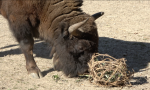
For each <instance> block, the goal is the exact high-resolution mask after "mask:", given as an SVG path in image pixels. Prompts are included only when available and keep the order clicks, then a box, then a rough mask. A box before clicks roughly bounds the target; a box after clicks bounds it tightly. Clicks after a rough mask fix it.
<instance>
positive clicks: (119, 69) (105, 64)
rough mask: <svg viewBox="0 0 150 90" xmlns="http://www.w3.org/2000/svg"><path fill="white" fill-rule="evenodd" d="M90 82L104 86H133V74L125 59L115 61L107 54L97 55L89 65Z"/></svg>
mask: <svg viewBox="0 0 150 90" xmlns="http://www.w3.org/2000/svg"><path fill="white" fill-rule="evenodd" d="M88 65H89V72H90V76H91V78H90V81H91V82H93V83H95V84H97V85H103V86H123V85H131V84H130V83H129V79H130V78H131V77H132V76H133V72H130V71H129V70H128V69H127V65H126V60H125V59H124V58H121V59H115V58H113V57H111V56H109V55H107V54H99V53H96V54H94V55H93V56H92V59H91V60H90V62H89V63H88Z"/></svg>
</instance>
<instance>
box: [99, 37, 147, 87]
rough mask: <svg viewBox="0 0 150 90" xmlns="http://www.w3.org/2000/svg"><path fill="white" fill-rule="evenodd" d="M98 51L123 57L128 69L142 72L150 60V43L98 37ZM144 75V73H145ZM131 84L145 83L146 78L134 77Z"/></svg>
mask: <svg viewBox="0 0 150 90" xmlns="http://www.w3.org/2000/svg"><path fill="white" fill-rule="evenodd" d="M99 53H101V54H109V55H111V56H113V57H115V58H117V59H119V58H125V59H126V60H127V62H126V63H127V66H129V70H131V69H133V70H134V72H135V73H136V72H143V71H145V69H146V68H147V66H148V63H149V62H150V59H149V58H150V43H144V42H131V41H123V40H117V39H112V38H107V37H99ZM145 76H146V75H145ZM133 79H134V80H135V82H132V84H133V85H137V84H144V83H147V80H146V78H143V77H134V78H133Z"/></svg>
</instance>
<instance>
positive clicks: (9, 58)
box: [0, 0, 150, 90]
mask: <svg viewBox="0 0 150 90" xmlns="http://www.w3.org/2000/svg"><path fill="white" fill-rule="evenodd" d="M84 1H85V2H84V5H83V7H82V8H83V11H85V12H86V13H89V14H91V15H92V14H94V13H96V12H100V11H103V12H105V15H104V16H102V17H101V18H99V19H97V20H96V23H97V26H98V32H99V53H102V54H105V53H107V54H109V55H111V56H113V57H115V58H123V57H124V58H126V59H127V64H128V66H129V67H130V69H131V68H133V69H134V70H135V75H134V78H133V79H132V80H131V83H132V84H133V86H132V87H123V88H121V87H111V88H106V87H97V86H96V85H93V84H92V83H90V82H89V81H88V80H86V79H80V78H67V77H65V76H64V75H63V73H62V72H57V71H54V70H53V65H52V60H51V58H50V57H49V52H50V50H49V49H48V47H47V44H46V43H44V42H43V41H40V40H36V42H35V47H34V57H35V60H36V62H37V64H38V66H39V68H40V69H41V70H42V73H43V74H44V78H41V79H33V78H30V77H29V76H28V75H27V72H26V69H25V59H24V56H23V54H22V53H21V51H20V49H19V46H18V43H17V42H16V41H15V39H14V38H13V36H12V34H11V32H10V30H9V27H8V23H7V21H6V20H5V19H4V18H3V17H2V16H0V33H1V34H0V90H108V89H109V90H120V89H122V90H150V87H149V85H150V84H149V82H150V70H149V69H150V34H149V33H150V30H149V29H150V15H149V14H150V1H148V0H147V1H142V0H141V1H140V0H139V1H138V0H137V1H136V0H133V1H125V0H122V1H117V0H116V1H105V0H104V1H102V0H99V1H98V0H95V1H94V0H91V1H90V0H84ZM54 75H58V76H59V78H60V80H58V81H57V82H56V81H55V80H54V79H53V78H52V77H53V76H54Z"/></svg>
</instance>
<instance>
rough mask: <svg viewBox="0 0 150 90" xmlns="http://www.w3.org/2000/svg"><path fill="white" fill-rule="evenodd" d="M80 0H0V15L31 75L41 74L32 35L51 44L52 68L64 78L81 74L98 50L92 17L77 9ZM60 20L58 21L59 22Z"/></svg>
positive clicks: (93, 18) (99, 14)
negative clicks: (36, 60)
mask: <svg viewBox="0 0 150 90" xmlns="http://www.w3.org/2000/svg"><path fill="white" fill-rule="evenodd" d="M82 2H83V1H82V0H54V1H53V0H0V14H2V15H3V16H4V17H5V18H6V19H7V20H8V23H9V26H10V29H11V31H12V33H13V35H14V37H15V38H16V40H17V41H18V43H19V45H20V48H21V50H22V52H23V54H24V56H25V59H26V69H27V71H28V74H29V75H31V76H32V77H33V78H40V77H42V74H41V71H40V69H39V68H38V66H37V65H36V62H35V60H34V57H33V46H34V39H33V38H34V37H36V38H41V39H43V40H45V41H46V42H48V43H49V44H50V45H51V46H52V51H51V55H53V62H54V68H55V69H56V70H62V71H63V72H64V73H65V74H66V75H67V76H68V77H74V76H77V75H79V74H82V73H84V72H85V71H86V70H87V69H88V65H87V63H88V61H89V60H90V58H91V55H92V54H93V53H95V52H97V50H98V33H97V27H96V24H95V22H94V21H95V20H96V19H97V18H98V17H100V16H102V15H103V12H100V13H97V14H94V15H93V16H90V15H88V14H86V13H84V12H82V10H81V9H80V6H81V5H82ZM60 22H61V23H60Z"/></svg>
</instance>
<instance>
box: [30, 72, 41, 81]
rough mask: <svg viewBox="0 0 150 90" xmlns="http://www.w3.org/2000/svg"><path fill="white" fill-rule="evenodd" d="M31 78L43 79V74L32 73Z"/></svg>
mask: <svg viewBox="0 0 150 90" xmlns="http://www.w3.org/2000/svg"><path fill="white" fill-rule="evenodd" d="M29 76H31V77H32V78H35V79H40V78H42V77H43V75H42V73H41V72H39V73H30V74H29Z"/></svg>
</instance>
